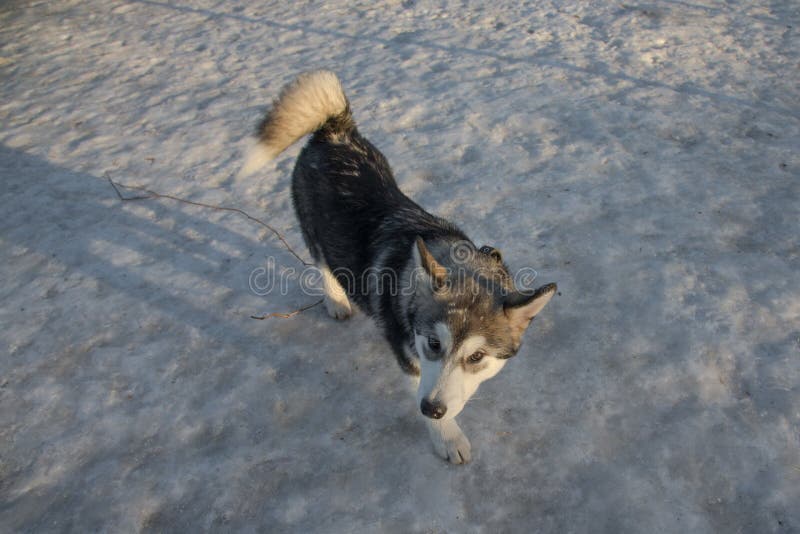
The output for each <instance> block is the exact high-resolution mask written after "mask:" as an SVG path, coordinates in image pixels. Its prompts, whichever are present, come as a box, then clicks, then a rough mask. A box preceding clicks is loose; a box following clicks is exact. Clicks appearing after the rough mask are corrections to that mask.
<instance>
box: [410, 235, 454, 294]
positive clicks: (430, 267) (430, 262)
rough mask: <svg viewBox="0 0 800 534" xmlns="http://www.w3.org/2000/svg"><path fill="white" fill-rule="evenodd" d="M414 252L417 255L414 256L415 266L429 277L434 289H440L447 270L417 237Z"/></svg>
mask: <svg viewBox="0 0 800 534" xmlns="http://www.w3.org/2000/svg"><path fill="white" fill-rule="evenodd" d="M416 252H417V254H415V255H414V256H415V259H416V261H417V266H418V267H422V268H423V269H424V270H425V272H426V273H428V275H430V277H431V280H432V281H433V286H434V288H435V289H438V288H440V287H442V286H443V285H444V283H445V281H446V279H447V269H445V268H444V267H442V266H441V264H440V263H439V262H438V261H436V259H435V258H434V257H433V254H431V253H430V251H429V250H428V247H426V246H425V242H424V241H423V240H422V238H421V237H417V246H416Z"/></svg>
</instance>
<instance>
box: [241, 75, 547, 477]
mask: <svg viewBox="0 0 800 534" xmlns="http://www.w3.org/2000/svg"><path fill="white" fill-rule="evenodd" d="M308 134H311V137H310V138H309V140H308V143H307V144H306V146H305V147H304V148H303V149H302V151H301V152H300V155H299V156H298V158H297V162H296V164H295V167H294V171H293V174H292V201H293V204H294V209H295V212H296V214H297V219H298V221H299V222H300V228H301V231H302V234H303V239H304V240H305V243H306V245H307V246H308V250H309V252H310V254H311V256H312V258H313V260H314V264H315V265H316V267H317V268H318V269H319V271H320V275H321V281H322V286H323V291H324V302H325V307H326V309H327V311H328V314H329V315H330V316H331V317H334V318H336V319H346V318H348V317H349V316H350V315H351V314H352V311H353V305H356V306H357V307H358V308H359V309H361V310H363V311H364V312H365V313H366V314H368V315H369V316H371V317H372V318H374V319H375V320H376V322H377V323H378V325H379V327H380V328H381V329H382V330H383V333H384V334H385V337H386V340H387V341H388V343H389V345H390V346H391V348H392V351H393V352H394V355H395V356H396V358H397V361H398V363H399V364H400V368H401V369H402V370H403V371H404V372H405V373H407V374H408V375H410V376H411V377H413V379H414V380H415V382H416V391H417V393H416V402H417V405H418V406H419V410H420V412H421V414H422V415H423V416H424V420H425V423H426V424H427V427H428V430H429V433H430V437H431V439H432V441H433V446H434V450H435V452H436V453H437V454H438V455H439V456H441V457H442V458H444V459H445V460H448V461H450V462H452V463H454V464H462V463H467V462H469V461H470V459H471V446H470V442H469V440H468V439H467V437H466V436H465V435H464V433H463V432H462V431H461V429H460V428H459V426H458V424H457V423H456V421H455V417H456V416H457V415H458V414H459V412H461V410H462V409H463V407H464V405H465V404H466V402H467V401H468V400H469V398H470V397H471V396H472V395H473V394H474V393H475V391H476V390H477V389H478V386H479V385H480V384H481V382H483V381H484V380H487V379H489V378H491V377H493V376H494V375H496V374H497V373H498V372H499V371H500V369H502V368H503V366H504V365H505V363H506V362H507V361H508V359H509V358H511V357H512V356H514V355H515V354H516V353H517V352H518V351H519V348H520V344H521V342H522V336H523V333H524V332H525V330H526V329H527V328H528V325H529V324H530V323H531V321H532V319H533V318H534V317H535V316H536V315H537V314H538V313H539V312H540V311H541V310H542V308H544V307H545V305H546V304H547V303H548V302H549V301H550V299H551V298H552V296H553V295H554V294H555V292H556V284H546V285H543V286H541V287H539V288H538V289H535V290H533V291H523V290H518V289H517V288H515V286H514V281H513V279H512V276H511V274H510V272H509V269H508V267H507V265H506V264H505V263H503V259H502V255H501V254H500V252H499V251H498V250H496V249H494V248H493V247H481V248H477V247H476V246H475V244H474V243H473V242H472V241H470V240H469V238H468V237H467V236H466V235H465V234H464V232H462V231H461V230H460V229H459V228H458V227H457V226H455V225H454V224H452V223H450V222H448V221H446V220H444V219H442V218H439V217H437V216H435V215H432V214H430V213H428V212H427V211H425V210H424V209H423V208H422V207H420V206H419V204H417V203H416V202H414V201H413V200H411V199H410V198H409V197H407V196H406V195H404V194H403V193H402V192H401V191H400V189H399V187H398V185H397V183H396V182H395V179H394V177H393V174H392V170H391V168H390V167H389V163H388V162H387V161H386V158H385V157H384V155H383V154H381V152H380V151H379V150H378V149H377V148H375V147H374V146H373V145H372V143H370V142H369V141H368V140H367V139H365V138H364V137H363V136H362V135H361V134H360V133H359V131H358V129H357V128H356V124H355V122H354V119H353V115H352V113H351V109H350V103H349V101H348V99H347V98H346V97H345V94H344V91H343V90H342V86H341V83H340V82H339V79H338V78H337V77H336V75H335V74H333V73H332V72H328V71H315V72H309V73H305V74H301V75H300V76H298V77H297V78H296V79H295V80H294V81H293V82H291V83H290V84H288V85H287V86H286V87H284V88H283V90H282V91H281V92H280V94H279V96H278V98H277V99H275V101H274V102H273V104H272V107H271V109H269V110H268V112H267V113H266V116H265V117H264V118H263V120H261V122H260V124H259V125H258V128H257V132H256V137H257V141H256V144H255V145H254V147H253V148H252V149H251V152H250V154H249V155H248V157H247V159H246V162H245V165H244V167H243V168H242V173H243V175H250V174H252V173H254V172H255V171H257V170H258V169H259V168H261V167H262V166H263V165H265V164H266V163H267V162H269V161H271V160H272V159H274V158H275V157H276V156H277V155H278V154H280V153H281V152H283V151H284V150H285V149H286V148H288V147H289V146H290V145H292V144H294V143H295V142H296V141H298V140H299V139H300V138H301V137H303V136H305V135H308Z"/></svg>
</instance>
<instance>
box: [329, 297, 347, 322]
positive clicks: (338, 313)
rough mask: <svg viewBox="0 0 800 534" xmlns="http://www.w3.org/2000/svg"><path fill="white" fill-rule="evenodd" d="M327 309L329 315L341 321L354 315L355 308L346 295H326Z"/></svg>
mask: <svg viewBox="0 0 800 534" xmlns="http://www.w3.org/2000/svg"><path fill="white" fill-rule="evenodd" d="M325 309H326V310H328V315H330V316H331V317H333V318H334V319H338V320H340V321H342V320H344V319H347V318H349V317H350V316H351V315H353V308H352V307H351V306H350V301H349V300H348V299H347V296H345V295H341V296H333V297H332V296H328V295H325Z"/></svg>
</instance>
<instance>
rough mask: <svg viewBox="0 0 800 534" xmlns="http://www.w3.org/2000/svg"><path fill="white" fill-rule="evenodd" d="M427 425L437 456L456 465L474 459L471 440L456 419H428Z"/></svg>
mask: <svg viewBox="0 0 800 534" xmlns="http://www.w3.org/2000/svg"><path fill="white" fill-rule="evenodd" d="M425 424H426V425H427V426H428V432H429V433H430V435H431V441H433V448H434V450H435V451H436V454H438V455H439V456H441V457H442V458H444V459H445V460H447V461H448V462H450V463H454V464H465V463H468V462H469V461H470V460H471V459H472V454H471V452H470V451H471V447H470V444H469V440H468V439H467V436H465V435H464V433H463V432H462V431H461V427H459V426H458V423H456V420H455V419H444V420H442V419H429V418H427V417H426V418H425Z"/></svg>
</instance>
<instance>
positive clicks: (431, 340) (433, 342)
mask: <svg viewBox="0 0 800 534" xmlns="http://www.w3.org/2000/svg"><path fill="white" fill-rule="evenodd" d="M428 347H429V348H430V349H431V350H432V351H433V352H439V351H440V350H441V348H442V344H441V343H439V340H438V339H436V338H435V337H433V336H428Z"/></svg>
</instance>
